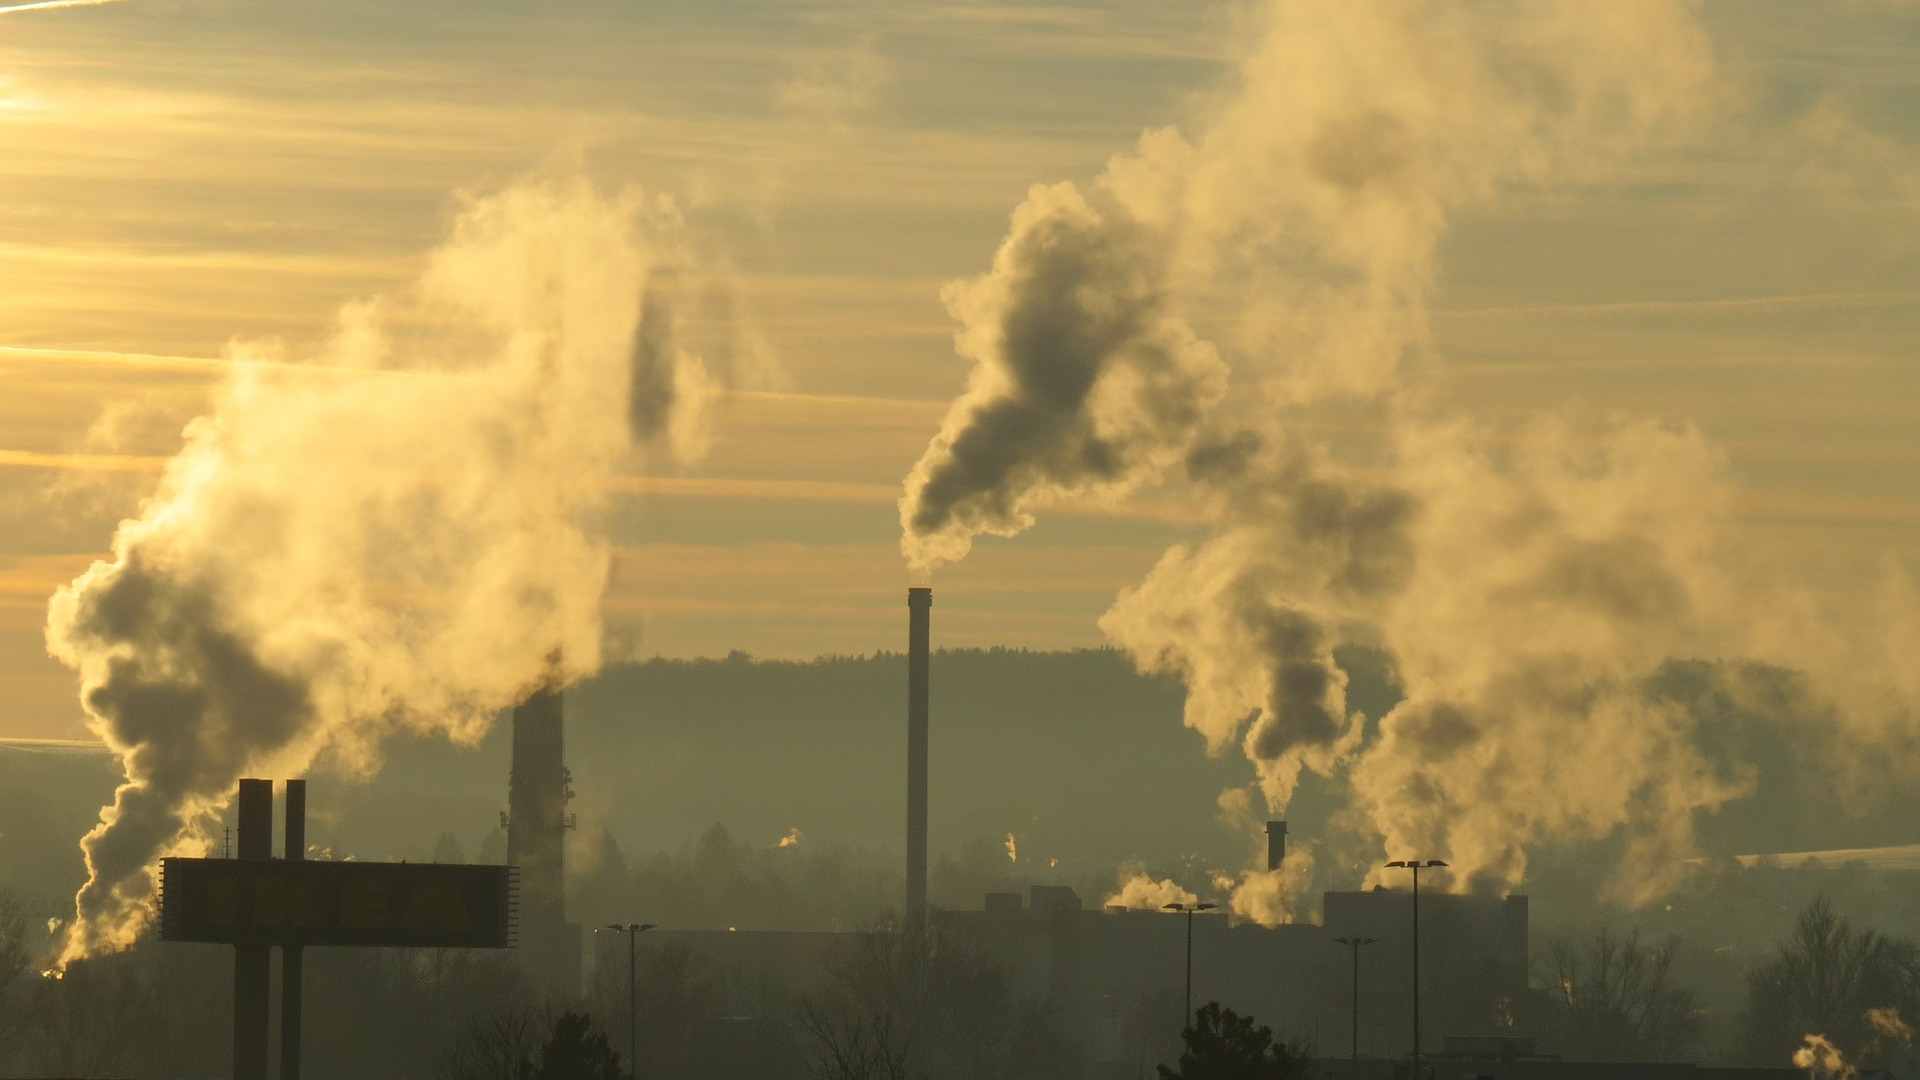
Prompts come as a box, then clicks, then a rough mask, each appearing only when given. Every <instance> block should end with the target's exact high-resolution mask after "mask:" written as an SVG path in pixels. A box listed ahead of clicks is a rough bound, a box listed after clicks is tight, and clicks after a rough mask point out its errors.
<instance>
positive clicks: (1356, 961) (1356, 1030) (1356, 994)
mask: <svg viewBox="0 0 1920 1080" xmlns="http://www.w3.org/2000/svg"><path fill="white" fill-rule="evenodd" d="M1333 940H1335V941H1337V942H1339V943H1340V944H1342V945H1345V946H1347V947H1348V948H1350V949H1352V950H1353V1060H1354V1064H1355V1066H1356V1067H1357V1066H1358V1065H1359V1062H1360V946H1362V945H1371V944H1373V943H1374V942H1376V941H1378V940H1380V939H1379V938H1370V937H1337V938H1334V939H1333ZM1354 1075H1355V1076H1358V1075H1360V1074H1359V1073H1358V1071H1356V1072H1355V1073H1354Z"/></svg>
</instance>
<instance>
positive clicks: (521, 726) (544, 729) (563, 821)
mask: <svg viewBox="0 0 1920 1080" xmlns="http://www.w3.org/2000/svg"><path fill="white" fill-rule="evenodd" d="M570 780H571V777H570V776H569V775H568V773H567V764H566V706H565V702H564V699H563V697H562V676H561V658H560V654H559V653H557V652H556V653H554V654H553V655H552V656H551V657H550V658H549V659H548V674H547V681H546V682H545V683H543V684H542V685H541V686H540V688H539V689H537V690H535V691H534V692H533V693H532V694H531V695H529V696H528V698H527V699H526V700H525V701H523V702H521V703H520V704H519V705H518V706H517V707H515V708H514V710H513V765H512V772H511V773H509V775H508V780H507V818H506V824H507V862H508V864H509V865H512V866H517V867H519V868H520V918H519V939H520V944H519V948H520V959H521V963H522V965H523V966H524V967H525V968H526V969H527V971H528V972H529V973H530V974H532V975H533V977H534V980H535V981H536V983H538V984H540V985H541V987H542V988H543V989H546V990H549V991H564V992H565V993H567V994H574V993H577V992H578V991H579V981H580V959H579V956H580V941H579V932H578V928H577V927H575V926H571V925H570V924H568V922H567V906H566V846H567V827H568V826H569V825H570V824H571V822H570V820H569V818H568V815H567V801H568V800H569V799H571V798H572V797H573V792H572V790H571V786H570Z"/></svg>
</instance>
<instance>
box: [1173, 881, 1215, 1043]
mask: <svg viewBox="0 0 1920 1080" xmlns="http://www.w3.org/2000/svg"><path fill="white" fill-rule="evenodd" d="M1213 908H1214V905H1212V904H1168V905H1166V907H1165V908H1164V909H1163V910H1166V911H1184V912H1186V913H1187V1014H1186V1016H1185V1017H1183V1018H1182V1019H1181V1021H1180V1027H1181V1030H1185V1029H1186V1028H1187V1027H1188V1026H1189V1025H1191V1024H1192V1023H1193V913H1194V912H1196V911H1212V910H1213Z"/></svg>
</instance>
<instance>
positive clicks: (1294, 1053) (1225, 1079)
mask: <svg viewBox="0 0 1920 1080" xmlns="http://www.w3.org/2000/svg"><path fill="white" fill-rule="evenodd" d="M1180 1037H1181V1038H1182V1039H1183V1040H1185V1041H1186V1044H1187V1048H1186V1050H1184V1051H1182V1052H1181V1054H1180V1068H1179V1069H1178V1070H1174V1069H1169V1068H1167V1067H1166V1066H1165V1065H1161V1066H1159V1071H1160V1080H1293V1078H1295V1077H1304V1076H1305V1075H1306V1074H1307V1065H1308V1062H1307V1059H1306V1056H1305V1055H1304V1054H1302V1053H1301V1052H1300V1051H1299V1050H1298V1049H1297V1048H1294V1047H1290V1046H1287V1045H1286V1044H1284V1043H1278V1042H1275V1041H1274V1039H1273V1029H1271V1028H1267V1027H1255V1026H1254V1024H1253V1018H1252V1017H1250V1016H1241V1015H1239V1014H1237V1013H1235V1012H1234V1011H1233V1010H1232V1009H1223V1008H1221V1007H1220V1003H1219V1002H1217V1001H1209V1002H1207V1003H1206V1004H1205V1005H1202V1006H1200V1008H1199V1010H1198V1011H1197V1012H1196V1013H1195V1015H1194V1019H1193V1024H1192V1025H1191V1026H1189V1027H1188V1028H1187V1029H1186V1030H1185V1031H1183V1032H1181V1033H1180Z"/></svg>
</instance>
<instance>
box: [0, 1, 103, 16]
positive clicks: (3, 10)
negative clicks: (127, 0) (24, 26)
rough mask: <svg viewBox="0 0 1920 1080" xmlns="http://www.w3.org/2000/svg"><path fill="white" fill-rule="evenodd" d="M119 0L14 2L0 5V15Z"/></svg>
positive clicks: (88, 5) (87, 5)
mask: <svg viewBox="0 0 1920 1080" xmlns="http://www.w3.org/2000/svg"><path fill="white" fill-rule="evenodd" d="M120 2H121V0H40V2H39V3H37V4H14V5H12V6H11V7H0V15H11V14H13V13H14V12H16V11H45V10H47V9H48V8H63V7H92V6H94V5H95V4H118V3H120Z"/></svg>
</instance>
